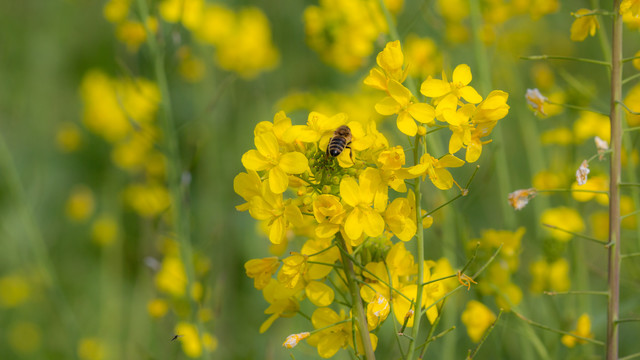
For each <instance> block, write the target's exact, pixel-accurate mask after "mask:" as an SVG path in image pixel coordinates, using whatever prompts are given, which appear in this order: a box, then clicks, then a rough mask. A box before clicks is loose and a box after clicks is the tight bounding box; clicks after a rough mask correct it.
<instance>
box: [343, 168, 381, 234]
mask: <svg viewBox="0 0 640 360" xmlns="http://www.w3.org/2000/svg"><path fill="white" fill-rule="evenodd" d="M368 174H370V173H368V172H364V173H362V175H361V176H360V184H358V183H357V182H356V180H355V179H354V178H352V177H345V178H343V179H342V181H341V182H340V196H341V197H342V200H343V201H344V202H345V203H346V204H347V205H349V206H350V207H351V208H350V209H348V210H347V213H348V214H347V215H346V220H345V223H344V230H345V233H346V234H347V236H348V237H349V239H350V240H351V241H352V243H353V242H354V241H356V240H358V239H360V237H361V236H362V233H363V232H364V233H365V234H367V236H370V237H376V236H379V235H380V234H382V232H383V231H384V220H383V219H382V216H380V214H379V213H378V212H377V211H376V210H374V209H373V208H372V207H371V205H372V204H373V197H374V195H375V192H374V191H375V190H374V189H375V187H374V186H375V185H376V184H374V183H373V182H372V179H371V178H370V176H369V175H368ZM383 210H384V209H383Z"/></svg>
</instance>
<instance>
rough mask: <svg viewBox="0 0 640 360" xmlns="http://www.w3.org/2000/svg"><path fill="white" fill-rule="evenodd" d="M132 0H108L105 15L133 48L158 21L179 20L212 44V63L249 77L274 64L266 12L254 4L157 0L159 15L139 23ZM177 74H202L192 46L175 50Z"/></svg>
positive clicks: (154, 29) (275, 55) (197, 77)
mask: <svg viewBox="0 0 640 360" xmlns="http://www.w3.org/2000/svg"><path fill="white" fill-rule="evenodd" d="M131 6H132V3H131V0H109V1H108V2H107V3H106V4H105V6H104V11H103V12H104V16H105V18H106V19H107V20H108V21H110V22H112V23H113V24H114V25H115V26H116V38H117V39H118V40H120V41H121V42H123V43H124V44H125V45H126V47H127V49H128V50H129V51H130V52H132V53H135V52H137V51H138V49H139V47H140V45H141V44H143V43H144V42H145V41H146V40H147V29H148V30H149V31H151V32H152V33H154V34H155V33H157V31H158V26H159V25H158V21H159V20H164V21H166V22H167V23H171V24H176V23H180V24H181V25H182V26H184V28H185V29H186V30H187V31H189V32H190V33H191V35H193V38H194V39H196V40H198V41H199V42H201V43H202V44H205V45H209V46H212V47H213V48H214V49H215V55H214V57H213V58H214V60H215V62H216V64H217V65H218V66H219V67H220V68H222V69H224V70H226V71H232V72H235V73H237V74H238V75H240V76H241V77H243V78H246V79H251V78H254V77H256V76H257V75H258V74H260V73H262V72H264V71H268V70H272V69H273V68H275V66H276V65H278V62H279V58H280V54H279V51H278V50H277V49H276V48H275V46H274V45H273V43H272V39H271V28H270V24H269V20H268V19H267V17H266V16H265V14H264V13H263V12H262V11H261V10H260V9H259V8H257V7H245V8H241V9H239V10H238V11H234V10H233V9H230V8H228V7H227V6H225V5H223V4H219V3H207V2H206V1H205V0H163V1H160V2H158V4H157V13H158V14H159V16H160V19H158V18H156V17H149V18H147V19H146V20H145V22H146V24H143V23H142V22H141V21H140V20H139V19H135V17H134V16H133V15H134V13H135V11H133V10H132V9H130V7H131ZM177 54H178V56H177V58H178V61H179V73H180V74H181V75H182V77H183V78H184V79H185V80H186V81H191V82H193V81H198V80H200V79H202V77H203V76H204V69H205V67H204V62H203V61H202V59H201V58H200V57H199V56H198V55H196V54H195V53H194V52H193V51H191V48H190V47H189V46H187V45H183V46H182V47H180V48H179V49H178V51H177Z"/></svg>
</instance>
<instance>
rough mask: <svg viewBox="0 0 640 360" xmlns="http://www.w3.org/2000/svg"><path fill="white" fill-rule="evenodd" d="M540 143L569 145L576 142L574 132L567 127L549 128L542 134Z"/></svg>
mask: <svg viewBox="0 0 640 360" xmlns="http://www.w3.org/2000/svg"><path fill="white" fill-rule="evenodd" d="M540 143H542V144H544V145H562V146H568V145H571V144H573V143H574V140H573V133H572V132H571V130H569V129H568V128H566V127H559V128H555V129H551V130H547V131H545V132H543V133H542V134H541V135H540Z"/></svg>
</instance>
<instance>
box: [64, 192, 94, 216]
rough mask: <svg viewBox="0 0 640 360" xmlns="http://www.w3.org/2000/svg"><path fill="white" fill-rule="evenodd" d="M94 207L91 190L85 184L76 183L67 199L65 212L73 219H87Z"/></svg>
mask: <svg viewBox="0 0 640 360" xmlns="http://www.w3.org/2000/svg"><path fill="white" fill-rule="evenodd" d="M94 208H95V200H94V198H93V192H92V191H91V189H90V188H89V187H88V186H86V185H76V186H75V187H74V188H73V189H72V190H71V194H70V195H69V199H67V204H66V206H65V213H66V215H67V217H68V218H69V219H71V220H73V221H78V222H82V221H85V220H87V219H88V218H89V217H90V216H91V215H92V214H93V210H94Z"/></svg>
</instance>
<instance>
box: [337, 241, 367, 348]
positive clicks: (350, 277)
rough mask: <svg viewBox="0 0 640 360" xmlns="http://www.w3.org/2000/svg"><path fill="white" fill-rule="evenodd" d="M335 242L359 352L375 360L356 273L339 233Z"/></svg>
mask: <svg viewBox="0 0 640 360" xmlns="http://www.w3.org/2000/svg"><path fill="white" fill-rule="evenodd" d="M336 240H337V241H338V242H339V244H338V246H340V248H341V249H342V250H343V251H341V252H340V255H341V256H342V267H343V269H344V274H345V276H346V277H347V285H348V286H349V293H350V294H351V302H352V308H351V310H352V314H353V315H352V316H355V321H356V326H357V327H358V331H359V332H360V340H361V341H362V346H363V348H364V349H359V350H360V352H361V353H364V355H365V359H367V360H375V358H376V355H375V354H374V352H373V346H372V345H371V337H370V336H369V325H368V324H367V314H366V313H365V312H364V307H363V306H362V298H361V297H360V289H359V288H358V283H357V281H356V272H355V271H354V270H353V262H352V261H351V259H350V258H349V256H348V255H347V254H346V252H347V245H346V244H345V242H344V238H342V235H341V234H340V233H338V234H337V235H336ZM353 346H354V347H356V346H357V344H353Z"/></svg>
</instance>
